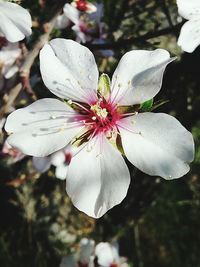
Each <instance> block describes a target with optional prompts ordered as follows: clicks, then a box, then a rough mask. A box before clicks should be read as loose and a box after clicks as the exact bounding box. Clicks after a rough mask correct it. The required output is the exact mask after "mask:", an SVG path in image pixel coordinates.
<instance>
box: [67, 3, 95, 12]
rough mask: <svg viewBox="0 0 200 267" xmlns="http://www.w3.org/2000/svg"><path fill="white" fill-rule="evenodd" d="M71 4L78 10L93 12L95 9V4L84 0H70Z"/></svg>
mask: <svg viewBox="0 0 200 267" xmlns="http://www.w3.org/2000/svg"><path fill="white" fill-rule="evenodd" d="M71 5H72V6H74V7H75V8H77V9H78V10H79V11H82V12H86V13H94V12H96V11H97V8H96V6H95V5H93V4H92V3H90V2H88V1H86V0H74V1H72V3H71Z"/></svg>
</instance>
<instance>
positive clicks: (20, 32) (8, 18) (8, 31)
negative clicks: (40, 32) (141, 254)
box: [0, 2, 32, 42]
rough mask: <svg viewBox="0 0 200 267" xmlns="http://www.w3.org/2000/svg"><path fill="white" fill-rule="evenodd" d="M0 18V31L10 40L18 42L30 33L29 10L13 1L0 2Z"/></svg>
mask: <svg viewBox="0 0 200 267" xmlns="http://www.w3.org/2000/svg"><path fill="white" fill-rule="evenodd" d="M0 20H1V25H0V31H1V32H2V33H3V34H4V35H5V37H6V39H7V40H8V41H10V42H18V41H20V40H22V39H24V37H25V36H29V35H30V34H31V33H32V30H31V26H32V21H31V16H30V14H29V12H28V11H27V10H26V9H24V8H23V7H21V6H19V5H17V4H15V3H9V2H1V3H0Z"/></svg>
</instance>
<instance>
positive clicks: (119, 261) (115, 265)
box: [95, 242, 128, 267]
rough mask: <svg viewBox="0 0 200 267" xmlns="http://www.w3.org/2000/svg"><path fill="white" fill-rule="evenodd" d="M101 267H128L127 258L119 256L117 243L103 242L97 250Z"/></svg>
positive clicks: (96, 253)
mask: <svg viewBox="0 0 200 267" xmlns="http://www.w3.org/2000/svg"><path fill="white" fill-rule="evenodd" d="M95 255H96V257H97V262H98V264H99V266H100V267H128V264H127V263H126V260H125V258H123V257H120V256H119V247H118V244H117V243H107V242H101V243H99V244H98V245H97V246H96V248H95Z"/></svg>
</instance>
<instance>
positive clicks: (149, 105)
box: [140, 98, 153, 112]
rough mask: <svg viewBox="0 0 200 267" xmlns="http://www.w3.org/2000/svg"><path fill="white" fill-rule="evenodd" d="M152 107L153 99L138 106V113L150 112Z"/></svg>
mask: <svg viewBox="0 0 200 267" xmlns="http://www.w3.org/2000/svg"><path fill="white" fill-rule="evenodd" d="M152 106H153V98H152V99H150V100H147V101H145V102H144V103H142V104H141V106H140V111H142V112H147V111H151V108H152Z"/></svg>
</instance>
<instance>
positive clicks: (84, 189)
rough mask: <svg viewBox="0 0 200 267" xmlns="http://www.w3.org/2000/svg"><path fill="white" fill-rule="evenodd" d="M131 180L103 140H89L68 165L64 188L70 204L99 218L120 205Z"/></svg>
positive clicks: (119, 158) (111, 149)
mask: <svg viewBox="0 0 200 267" xmlns="http://www.w3.org/2000/svg"><path fill="white" fill-rule="evenodd" d="M129 183H130V175H129V171H128V168H127V166H126V164H125V162H124V160H123V158H122V156H121V155H120V153H119V152H118V151H117V149H115V148H114V147H113V146H112V145H111V144H110V143H109V142H108V141H107V140H106V139H103V140H102V142H101V145H100V142H99V140H96V139H94V140H92V141H91V143H89V144H88V145H86V146H85V147H84V148H83V149H82V150H81V151H80V152H79V153H78V154H77V155H76V156H74V157H73V158H72V161H71V163H70V165H69V170H68V175H67V183H66V190H67V193H68V194H69V196H70V197H71V199H72V202H73V204H74V205H75V206H76V207H77V208H78V209H79V210H81V211H83V212H85V213H86V214H88V215H89V216H91V217H95V218H99V217H101V216H102V215H104V214H105V213H106V212H107V211H108V210H109V209H111V208H112V207H113V206H115V205H117V204H119V203H120V202H121V201H122V200H123V199H124V197H125V196H126V194H127V190H128V186H129Z"/></svg>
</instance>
